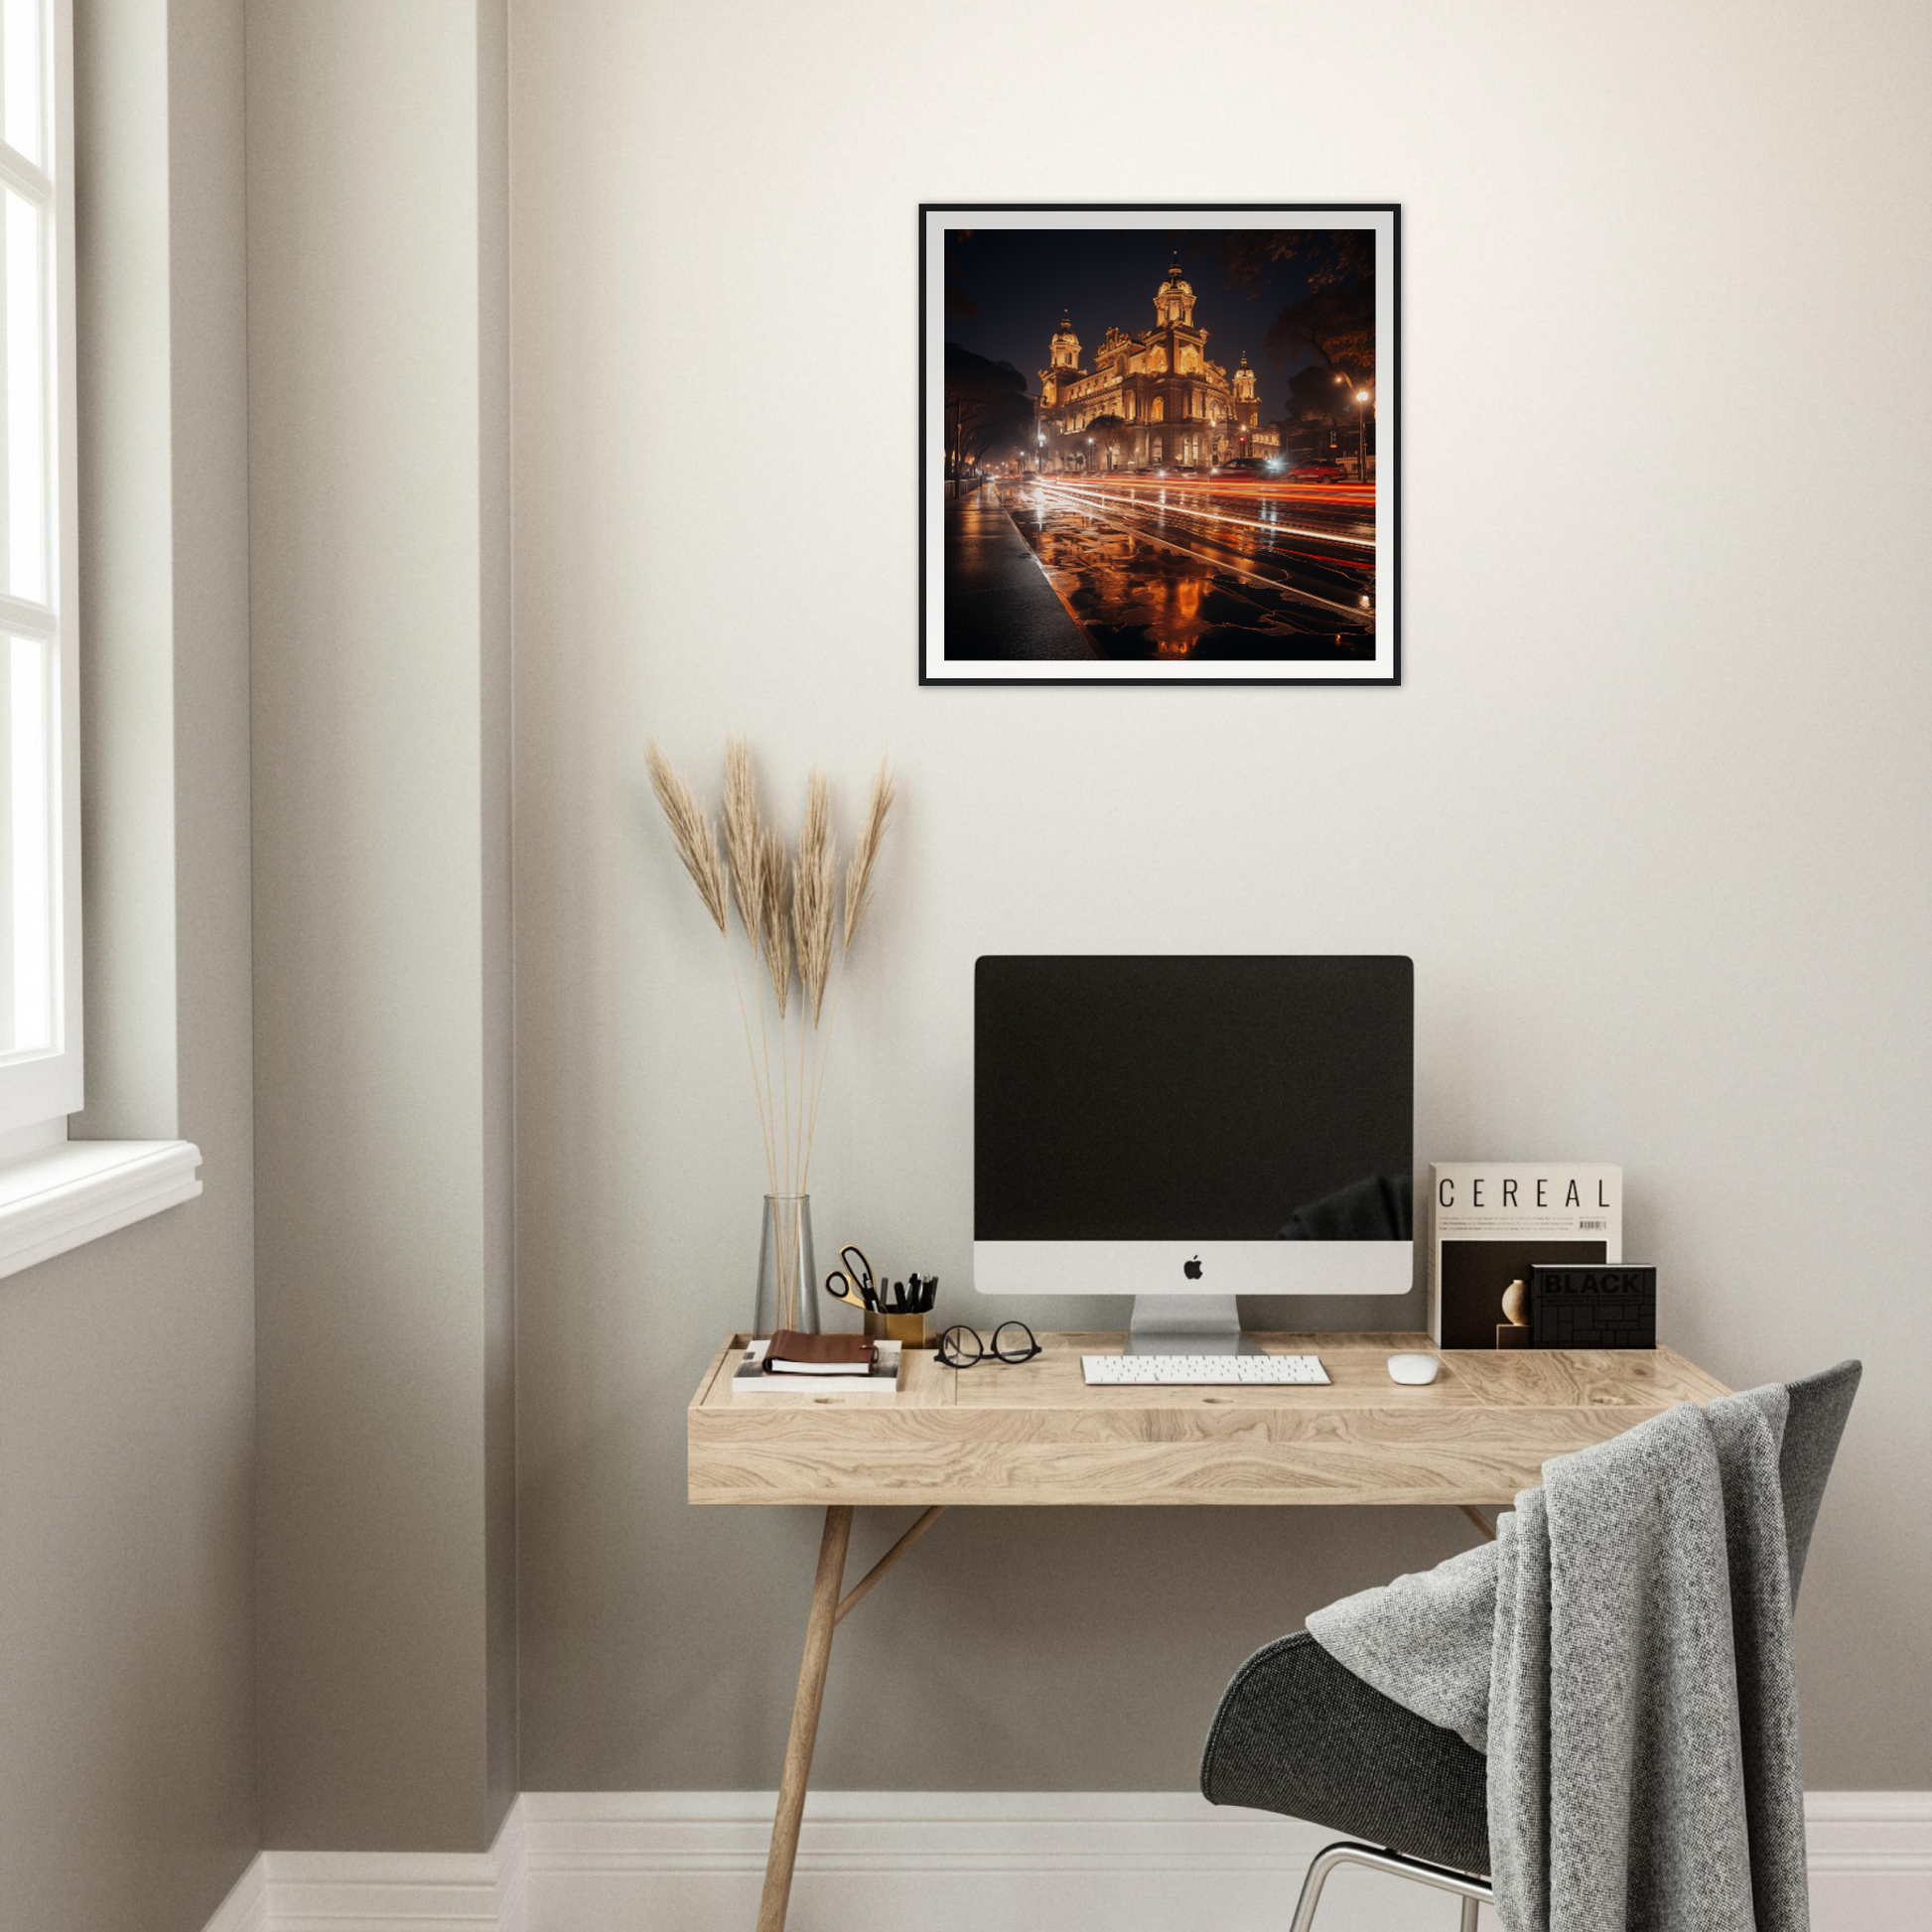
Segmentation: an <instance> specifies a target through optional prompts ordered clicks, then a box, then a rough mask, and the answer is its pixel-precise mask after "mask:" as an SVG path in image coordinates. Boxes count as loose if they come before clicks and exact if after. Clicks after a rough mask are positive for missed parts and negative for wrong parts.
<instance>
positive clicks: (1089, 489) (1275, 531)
mask: <svg viewBox="0 0 1932 1932" xmlns="http://www.w3.org/2000/svg"><path fill="white" fill-rule="evenodd" d="M1044 486H1045V485H1044V484H1043V483H1042V484H1041V485H1040V487H1042V488H1043V487H1044ZM1057 486H1058V487H1059V488H1061V489H1071V490H1075V491H1081V490H1084V491H1085V492H1086V493H1087V494H1088V496H1089V497H1090V498H1091V499H1092V500H1093V501H1095V502H1101V503H1121V502H1126V503H1132V504H1133V505H1134V506H1135V508H1137V509H1139V508H1143V507H1146V506H1145V505H1143V504H1142V502H1141V499H1140V497H1139V496H1138V495H1130V496H1115V495H1112V494H1110V493H1109V492H1108V491H1106V490H1104V489H1095V488H1094V487H1093V486H1092V485H1091V484H1082V483H1063V482H1062V483H1058V484H1057ZM1162 507H1164V508H1166V507H1167V505H1165V504H1164V505H1163V506H1162ZM1173 514H1174V515H1176V516H1197V517H1201V518H1204V519H1205V520H1207V521H1209V522H1213V523H1233V524H1236V525H1238V526H1239V527H1240V528H1242V529H1244V530H1265V531H1267V532H1268V534H1269V535H1271V536H1284V537H1311V538H1312V539H1313V540H1314V541H1315V542H1316V543H1346V544H1350V545H1353V546H1354V547H1355V548H1357V549H1360V550H1373V549H1374V548H1375V539H1374V538H1373V537H1344V536H1337V535H1334V534H1333V533H1331V532H1330V531H1327V530H1301V529H1297V528H1296V527H1295V526H1294V525H1293V524H1292V523H1268V522H1263V521H1260V520H1258V519H1256V518H1254V517H1247V516H1229V515H1228V514H1227V513H1226V512H1225V511H1222V510H1207V509H1196V508H1195V507H1194V506H1193V505H1192V504H1191V503H1184V502H1182V503H1175V504H1174V505H1173Z"/></svg>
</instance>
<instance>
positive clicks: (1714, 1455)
mask: <svg viewBox="0 0 1932 1932" xmlns="http://www.w3.org/2000/svg"><path fill="white" fill-rule="evenodd" d="M1786 1407H1787V1403H1786V1398H1785V1392H1784V1390H1783V1389H1782V1388H1778V1387H1772V1388H1765V1389H1753V1390H1750V1391H1749V1392H1747V1393H1745V1394H1742V1395H1735V1396H1726V1397H1725V1398H1723V1399H1722V1400H1720V1401H1717V1402H1714V1403H1712V1404H1710V1405H1709V1407H1707V1408H1705V1409H1702V1410H1700V1409H1698V1408H1696V1407H1694V1406H1693V1405H1691V1404H1689V1403H1685V1404H1683V1405H1681V1406H1680V1407H1678V1408H1675V1409H1672V1410H1670V1411H1668V1412H1667V1413H1666V1414H1664V1415H1661V1416H1658V1417H1656V1418H1655V1419H1654V1420H1652V1421H1650V1422H1647V1423H1643V1424H1641V1425H1640V1426H1639V1427H1637V1428H1635V1429H1633V1430H1630V1431H1629V1432H1628V1433H1626V1434H1625V1435H1622V1436H1619V1437H1616V1438H1615V1439H1613V1440H1612V1441H1610V1442H1608V1443H1603V1444H1599V1445H1598V1446H1597V1447H1595V1448H1593V1449H1584V1450H1581V1451H1579V1452H1578V1453H1577V1454H1575V1455H1563V1456H1557V1457H1555V1458H1553V1459H1552V1460H1551V1461H1549V1462H1546V1463H1545V1464H1544V1465H1543V1487H1542V1488H1541V1489H1531V1490H1525V1491H1524V1492H1523V1494H1522V1495H1520V1496H1518V1497H1517V1499H1516V1508H1515V1510H1514V1512H1513V1513H1511V1514H1506V1515H1505V1516H1503V1518H1502V1519H1501V1521H1500V1523H1499V1524H1498V1535H1497V1539H1496V1541H1495V1543H1493V1544H1491V1545H1488V1546H1485V1547H1484V1548H1482V1549H1479V1550H1471V1551H1468V1552H1466V1553H1465V1554H1464V1555H1462V1556H1459V1557H1452V1558H1450V1559H1449V1562H1448V1563H1445V1564H1442V1565H1440V1566H1439V1567H1438V1568H1437V1569H1435V1570H1433V1571H1430V1572H1429V1573H1428V1574H1426V1575H1424V1576H1417V1577H1402V1578H1398V1579H1397V1580H1396V1582H1395V1583H1393V1584H1390V1585H1387V1586H1386V1587H1382V1588H1378V1589H1371V1590H1364V1591H1362V1592H1361V1593H1360V1594H1359V1595H1356V1596H1349V1597H1344V1598H1343V1599H1342V1600H1341V1601H1340V1602H1338V1603H1331V1604H1329V1605H1328V1607H1327V1608H1326V1609H1323V1610H1317V1611H1316V1612H1315V1613H1314V1614H1313V1615H1312V1616H1311V1617H1310V1618H1309V1632H1310V1634H1311V1636H1312V1637H1313V1638H1314V1639H1315V1641H1316V1642H1317V1643H1319V1644H1320V1645H1321V1646H1322V1648H1323V1649H1324V1650H1326V1651H1328V1652H1329V1654H1330V1655H1332V1656H1333V1657H1334V1658H1335V1659H1336V1661H1337V1662H1339V1663H1341V1664H1343V1665H1345V1666H1346V1667H1347V1668H1348V1669H1350V1670H1352V1671H1353V1672H1354V1673H1355V1674H1356V1675H1357V1676H1358V1677H1361V1678H1363V1679H1365V1680H1366V1681H1367V1682H1368V1683H1370V1684H1372V1685H1374V1686H1375V1688H1376V1689H1377V1690H1379V1691H1381V1692H1382V1693H1383V1694H1384V1695H1385V1696H1387V1697H1390V1698H1393V1699H1394V1700H1395V1701H1396V1702H1397V1703H1398V1704H1401V1705H1403V1706H1404V1707H1406V1708H1407V1709H1408V1710H1411V1711H1413V1712H1415V1713H1417V1715H1418V1716H1420V1717H1423V1718H1426V1719H1428V1720H1429V1721H1430V1723H1432V1724H1436V1725H1443V1726H1444V1727H1446V1728H1448V1729H1451V1730H1454V1731H1457V1732H1458V1733H1460V1735H1461V1736H1463V1737H1464V1738H1465V1739H1467V1741H1468V1742H1469V1743H1471V1744H1473V1745H1474V1746H1475V1747H1476V1748H1477V1749H1478V1750H1485V1751H1487V1753H1488V1757H1489V1788H1488V1800H1489V1845H1490V1858H1491V1863H1492V1864H1493V1866H1494V1871H1493V1874H1492V1875H1493V1880H1494V1884H1495V1888H1496V1906H1497V1910H1498V1913H1499V1914H1500V1916H1501V1919H1502V1923H1503V1926H1504V1927H1505V1932H1808V1928H1809V1924H1810V1910H1809V1904H1808V1900H1807V1895H1806V1889H1805V1836H1804V1789H1803V1785H1802V1782H1801V1780H1800V1775H1799V1768H1798V1700H1797V1689H1796V1684H1795V1682H1794V1674H1793V1662H1792V1649H1791V1587H1790V1567H1789V1563H1788V1559H1787V1555H1786V1550H1785V1536H1784V1511H1783V1495H1782V1490H1781V1487H1780V1484H1779V1481H1778V1449H1779V1444H1780V1441H1781V1439H1782V1437H1783V1433H1784V1420H1785V1412H1786Z"/></svg>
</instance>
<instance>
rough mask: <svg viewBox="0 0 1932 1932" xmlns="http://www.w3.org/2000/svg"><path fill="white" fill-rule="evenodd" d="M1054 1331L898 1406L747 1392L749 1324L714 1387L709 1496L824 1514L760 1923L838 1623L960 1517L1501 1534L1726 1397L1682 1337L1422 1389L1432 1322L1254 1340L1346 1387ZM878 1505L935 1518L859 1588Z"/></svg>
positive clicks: (778, 1868) (705, 1461)
mask: <svg viewBox="0 0 1932 1932" xmlns="http://www.w3.org/2000/svg"><path fill="white" fill-rule="evenodd" d="M1039 1339H1040V1342H1041V1344H1042V1346H1043V1351H1044V1352H1043V1353H1041V1354H1040V1355H1039V1356H1038V1357H1037V1358H1036V1359H1035V1360H1034V1361H1031V1362H1023V1363H1016V1364H1011V1365H1008V1364H1001V1363H991V1362H989V1363H982V1364H981V1365H980V1366H978V1367H976V1368H970V1369H949V1368H945V1367H942V1366H941V1365H940V1363H939V1361H938V1359H937V1358H936V1357H935V1356H934V1355H932V1354H931V1353H930V1352H928V1351H916V1352H915V1351H910V1350H908V1351H907V1360H906V1365H905V1368H904V1370H903V1372H902V1374H901V1376H900V1386H899V1393H898V1394H897V1396H896V1397H882V1396H876V1395H854V1396H828V1395H814V1394H813V1393H811V1392H810V1391H809V1390H803V1391H801V1392H800V1393H799V1394H798V1395H796V1396H759V1397H757V1398H747V1399H743V1400H734V1398H733V1396H732V1393H731V1388H730V1380H731V1371H732V1368H733V1367H734V1366H736V1364H737V1361H738V1358H739V1355H740V1352H741V1351H742V1350H743V1348H744V1346H745V1342H746V1337H745V1336H744V1335H733V1336H732V1337H731V1338H730V1339H729V1340H728V1341H727V1342H726V1343H725V1344H724V1346H723V1347H721V1348H720V1349H719V1351H718V1353H717V1354H716V1355H715V1356H713V1357H712V1360H711V1365H710V1367H709V1368H707V1369H706V1371H705V1374H704V1379H703V1380H702V1381H701V1382H700V1383H699V1384H698V1392H697V1394H696V1395H695V1396H694V1397H693V1398H692V1401H691V1407H690V1410H689V1412H688V1427H687V1449H688V1457H689V1495H690V1500H691V1501H692V1502H694V1503H716V1504H743V1503H792V1504H811V1505H814V1506H822V1507H823V1508H824V1510H825V1531H824V1535H823V1538H822V1539H821V1541H820V1544H819V1555H818V1574H817V1576H816V1578H815V1579H814V1581H813V1585H812V1599H811V1608H810V1611H809V1613H808V1615H807V1617H806V1623H805V1654H804V1660H803V1662H802V1664H801V1665H800V1667H799V1674H798V1694H797V1698H796V1701H795V1703H794V1704H793V1707H792V1717H791V1734H790V1737H789V1738H788V1740H787V1742H786V1745H785V1762H784V1772H783V1776H782V1777H781V1779H780V1781H779V1786H778V1810H777V1817H776V1819H775V1820H774V1822H773V1825H772V1830H771V1852H770V1857H769V1860H768V1862H767V1863H766V1865H765V1873H764V1895H763V1899H762V1902H761V1904H760V1906H759V1921H758V1922H759V1932H782V1927H783V1925H784V1921H785V1907H786V1903H787V1901H788V1898H789V1896H790V1890H791V1870H792V1864H793V1862H794V1860H795V1858H796V1856H797V1850H798V1825H799V1820H800V1817H801V1816H802V1814H803V1811H804V1804H805V1786H806V1783H807V1781H808V1778H809V1775H810V1771H811V1760H812V1747H813V1744H814V1741H815V1739H816V1736H817V1730H818V1713H819V1706H820V1703H821V1701H822V1699H823V1695H824V1690H825V1670H826V1665H827V1663H828V1661H829V1659H830V1657H831V1651H832V1632H833V1630H834V1628H835V1627H836V1626H837V1624H838V1622H839V1620H840V1619H841V1618H842V1617H844V1616H845V1615H846V1614H847V1613H848V1612H849V1611H850V1610H851V1609H853V1608H854V1607H855V1606H856V1605H857V1604H858V1602H859V1601H860V1599H861V1598H863V1597H864V1596H865V1595H866V1594H867V1593H868V1592H869V1591H871V1589H872V1588H873V1587H874V1586H875V1585H877V1583H878V1582H879V1580H880V1579H881V1578H882V1577H883V1576H884V1575H885V1574H886V1572H887V1571H889V1570H890V1569H891V1568H892V1567H893V1565H894V1564H896V1563H897V1561H898V1560H899V1558H900V1557H901V1556H903V1555H904V1554H905V1552H906V1551H907V1550H908V1549H910V1548H911V1546H912V1545H913V1544H914V1543H915V1542H916V1541H917V1540H918V1539H919V1538H920V1537H921V1536H923V1535H924V1534H925V1532H926V1531H927V1530H928V1529H930V1528H931V1527H932V1524H933V1523H934V1521H936V1520H937V1518H938V1516H939V1513H940V1511H941V1510H942V1509H945V1508H950V1507H954V1506H968V1507H979V1508H991V1507H1038V1506H1041V1505H1047V1504H1066V1503H1079V1504H1085V1505H1099V1506H1107V1505H1114V1506H1121V1507H1137V1508H1138V1507H1145V1506H1147V1505H1149V1504H1179V1503H1184V1504H1188V1505H1191V1506H1195V1507H1198V1506H1200V1505H1203V1504H1222V1503H1225V1504H1242V1505H1254V1504H1258V1503H1259V1504H1276V1503H1293V1504H1302V1505H1307V1504H1331V1503H1352V1504H1368V1505H1379V1504H1416V1503H1441V1504H1444V1505H1446V1506H1449V1507H1452V1508H1457V1509H1460V1510H1461V1511H1462V1512H1463V1513H1464V1514H1465V1515H1466V1516H1468V1517H1469V1519H1470V1520H1471V1521H1472V1522H1473V1523H1475V1524H1476V1525H1477V1526H1478V1527H1479V1528H1480V1529H1481V1530H1482V1532H1483V1534H1485V1535H1488V1536H1493V1535H1494V1534H1495V1531H1494V1529H1493V1527H1492V1526H1491V1524H1490V1523H1489V1521H1488V1519H1487V1518H1486V1517H1484V1516H1483V1515H1481V1514H1480V1507H1481V1506H1493V1505H1499V1504H1508V1503H1511V1502H1513V1501H1514V1500H1515V1498H1516V1496H1517V1494H1518V1492H1519V1491H1521V1490H1524V1489H1532V1488H1535V1487H1536V1486H1537V1484H1538V1483H1540V1482H1541V1481H1542V1470H1543V1463H1544V1462H1545V1461H1546V1460H1547V1459H1548V1458H1549V1457H1550V1456H1553V1455H1562V1454H1566V1453H1568V1452H1569V1451H1570V1450H1572V1449H1587V1448H1588V1447H1589V1446H1590V1445H1591V1444H1592V1443H1600V1442H1604V1441H1607V1440H1608V1439H1609V1438H1610V1437H1612V1436H1618V1435H1621V1434H1622V1433H1623V1431H1624V1430H1626V1429H1629V1428H1632V1427H1634V1426H1635V1425H1636V1424H1637V1423H1640V1422H1646V1421H1648V1420H1649V1419H1650V1418H1651V1417H1652V1416H1656V1415H1661V1414H1662V1413H1663V1411H1664V1410H1666V1409H1668V1408H1670V1407H1672V1406H1673V1405H1674V1404H1676V1403H1679V1402H1698V1403H1703V1402H1709V1401H1710V1400H1711V1399H1712V1398H1713V1397H1714V1396H1720V1395H1724V1394H1725V1393H1726V1391H1725V1387H1724V1385H1723V1384H1722V1383H1720V1382H1718V1381H1716V1380H1714V1379H1713V1378H1712V1377H1711V1376H1709V1375H1707V1374H1705V1372H1704V1371H1703V1370H1702V1369H1700V1368H1697V1367H1695V1366H1694V1365H1693V1364H1692V1363H1690V1362H1687V1361H1686V1360H1685V1359H1684V1358H1683V1357H1682V1356H1681V1355H1677V1354H1674V1353H1673V1352H1672V1351H1671V1350H1670V1349H1668V1348H1660V1349H1657V1350H1655V1351H1654V1352H1651V1351H1630V1352H1623V1353H1617V1352H1608V1351H1583V1350H1576V1351H1571V1350H1554V1349H1521V1350H1504V1351H1499V1352H1492V1351H1488V1350H1481V1351H1476V1350H1470V1351H1466V1352H1454V1353H1448V1354H1445V1355H1444V1356H1443V1369H1442V1373H1441V1374H1440V1375H1439V1376H1438V1377H1437V1379H1436V1380H1435V1381H1434V1382H1432V1383H1431V1384H1429V1386H1428V1387H1426V1388H1404V1387H1401V1386H1399V1385H1397V1384H1396V1383H1394V1382H1391V1381H1390V1380H1389V1376H1388V1370H1387V1367H1386V1366H1385V1365H1386V1363H1387V1360H1388V1357H1389V1356H1390V1355H1391V1354H1393V1353H1396V1352H1397V1351H1399V1350H1418V1351H1423V1352H1433V1351H1431V1349H1430V1343H1429V1338H1428V1337H1427V1336H1426V1335H1415V1334H1323V1335H1292V1334H1270V1335H1260V1336H1257V1337H1256V1339H1257V1340H1258V1341H1259V1342H1260V1343H1261V1345H1262V1347H1263V1348H1265V1349H1267V1350H1269V1351H1270V1352H1271V1353H1280V1354H1298V1353H1300V1354H1311V1355H1318V1356H1319V1357H1320V1358H1321V1362H1322V1365H1323V1366H1324V1367H1325V1368H1326V1369H1327V1371H1328V1374H1329V1377H1330V1378H1331V1379H1330V1385H1329V1386H1327V1387H1319V1386H1317V1387H1307V1386H1299V1387H1298V1386H1284V1387H1276V1388H1221V1389H1209V1388H1146V1387H1142V1388H1118V1387H1114V1388H1088V1387H1087V1386H1086V1384H1085V1382H1084V1381H1083V1380H1082V1379H1081V1373H1080V1356H1081V1354H1082V1353H1084V1352H1110V1351H1116V1350H1118V1349H1119V1347H1120V1345H1121V1337H1120V1336H1119V1335H1118V1334H1042V1335H1041V1336H1040V1337H1039ZM872 1507H880V1508H888V1507H891V1508H902V1507H912V1508H917V1509H921V1510H922V1511H923V1513H922V1514H921V1515H920V1516H919V1517H918V1519H917V1520H916V1521H915V1522H914V1523H913V1524H912V1526H911V1528H909V1529H908V1530H907V1531H906V1532H905V1534H904V1535H903V1536H901V1537H900V1538H899V1540H898V1541H897V1543H895V1544H894V1545H893V1547H892V1548H891V1549H890V1550H888V1551H887V1553H886V1554H885V1556H883V1557H882V1558H881V1559H880V1560H879V1562H878V1563H877V1564H875V1565H874V1566H873V1568H872V1570H871V1571H870V1572H868V1573H867V1575H866V1576H865V1577H864V1578H863V1579H861V1581H860V1582H859V1583H858V1584H856V1585H855V1586H854V1587H852V1588H851V1589H850V1590H846V1591H845V1592H844V1594H843V1595H841V1593H840V1592H841V1590H842V1589H843V1586H844V1578H845V1555H846V1546H847V1544H848V1542H849V1541H850V1538H851V1534H852V1512H853V1510H854V1509H855V1508H872Z"/></svg>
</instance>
